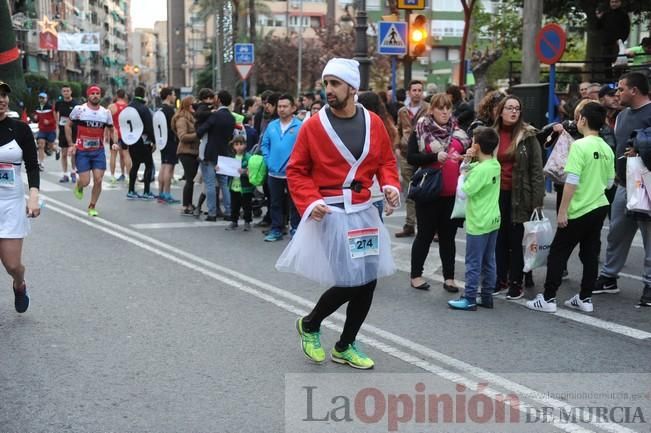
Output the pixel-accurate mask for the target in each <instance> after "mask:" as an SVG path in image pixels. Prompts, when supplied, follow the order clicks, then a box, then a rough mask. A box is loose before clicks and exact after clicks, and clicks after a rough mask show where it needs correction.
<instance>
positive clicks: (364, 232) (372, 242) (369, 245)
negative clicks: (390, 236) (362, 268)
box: [348, 227, 380, 259]
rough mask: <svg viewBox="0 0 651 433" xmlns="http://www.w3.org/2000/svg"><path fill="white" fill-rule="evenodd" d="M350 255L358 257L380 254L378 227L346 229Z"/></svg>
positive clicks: (354, 257)
mask: <svg viewBox="0 0 651 433" xmlns="http://www.w3.org/2000/svg"><path fill="white" fill-rule="evenodd" d="M348 246H349V248H350V257H351V258H353V259H359V258H362V257H366V256H377V255H379V254H380V229H378V228H376V227H369V228H365V229H357V230H350V231H348Z"/></svg>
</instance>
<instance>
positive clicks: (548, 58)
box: [536, 24, 567, 65]
mask: <svg viewBox="0 0 651 433" xmlns="http://www.w3.org/2000/svg"><path fill="white" fill-rule="evenodd" d="M566 40H567V35H566V34H565V30H563V28H562V27H561V26H559V25H558V24H547V25H546V26H545V27H543V28H542V29H540V31H539V32H538V35H537V36H536V56H537V57H538V60H540V61H541V62H542V63H545V64H548V65H553V64H554V63H556V62H558V61H559V60H560V59H561V57H563V54H564V53H565V42H566Z"/></svg>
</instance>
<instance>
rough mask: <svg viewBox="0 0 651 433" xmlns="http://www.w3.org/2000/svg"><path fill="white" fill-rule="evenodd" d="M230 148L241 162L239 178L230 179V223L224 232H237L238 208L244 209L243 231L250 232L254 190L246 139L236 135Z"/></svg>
mask: <svg viewBox="0 0 651 433" xmlns="http://www.w3.org/2000/svg"><path fill="white" fill-rule="evenodd" d="M230 144H231V147H232V148H233V152H235V158H236V159H239V160H241V161H242V168H240V177H232V178H231V179H230V185H229V189H230V193H231V223H230V225H229V226H228V227H226V230H237V228H238V224H237V220H238V219H240V208H242V209H244V231H245V232H248V231H249V230H251V200H252V199H253V189H254V188H255V187H254V186H253V185H251V182H249V172H248V168H247V167H248V165H249V158H250V157H251V155H250V154H249V153H246V138H245V137H244V136H241V135H238V136H237V137H235V138H233V140H232V141H231V143H230Z"/></svg>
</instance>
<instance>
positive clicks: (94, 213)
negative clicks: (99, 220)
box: [88, 207, 99, 217]
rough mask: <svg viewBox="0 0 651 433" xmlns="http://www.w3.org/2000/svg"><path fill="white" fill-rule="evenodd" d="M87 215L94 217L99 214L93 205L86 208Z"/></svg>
mask: <svg viewBox="0 0 651 433" xmlns="http://www.w3.org/2000/svg"><path fill="white" fill-rule="evenodd" d="M88 216H91V217H96V216H99V212H97V209H95V208H94V207H91V208H88Z"/></svg>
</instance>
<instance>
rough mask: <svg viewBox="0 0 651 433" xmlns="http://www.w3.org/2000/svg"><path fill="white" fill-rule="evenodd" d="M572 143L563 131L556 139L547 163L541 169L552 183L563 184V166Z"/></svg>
mask: <svg viewBox="0 0 651 433" xmlns="http://www.w3.org/2000/svg"><path fill="white" fill-rule="evenodd" d="M572 142H574V139H573V138H572V136H571V135H570V134H568V133H567V131H563V132H562V133H561V135H560V136H559V137H558V138H557V139H556V143H555V144H554V148H553V149H552V153H551V155H549V159H547V163H545V167H544V168H543V173H545V174H546V175H547V176H549V177H550V178H551V180H552V182H554V183H557V184H563V183H565V178H566V177H567V175H566V174H565V165H566V164H567V157H568V155H569V153H570V146H571V145H572Z"/></svg>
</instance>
